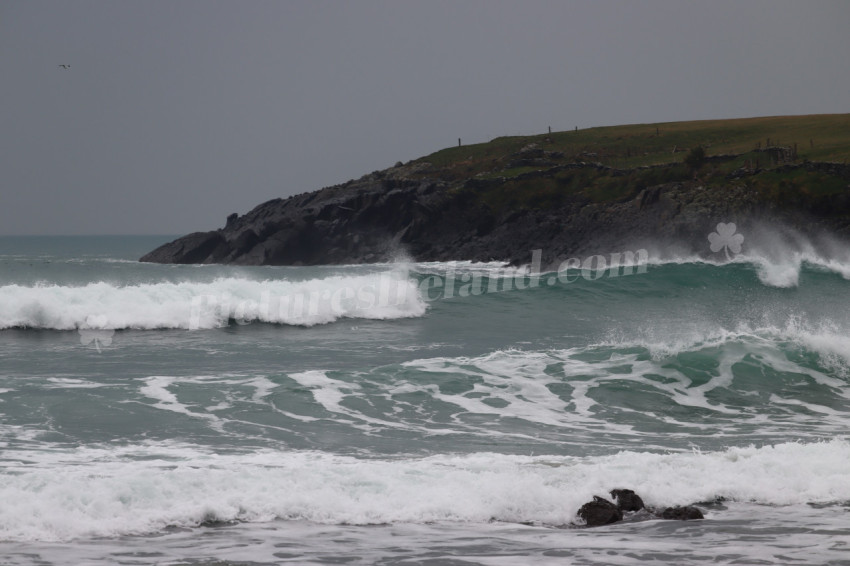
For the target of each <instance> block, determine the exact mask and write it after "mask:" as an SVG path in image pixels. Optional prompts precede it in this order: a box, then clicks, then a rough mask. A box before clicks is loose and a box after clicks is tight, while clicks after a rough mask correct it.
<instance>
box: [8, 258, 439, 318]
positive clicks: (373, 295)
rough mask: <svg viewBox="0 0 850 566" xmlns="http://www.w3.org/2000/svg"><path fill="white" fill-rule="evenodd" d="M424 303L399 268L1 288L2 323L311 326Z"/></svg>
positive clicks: (401, 311)
mask: <svg viewBox="0 0 850 566" xmlns="http://www.w3.org/2000/svg"><path fill="white" fill-rule="evenodd" d="M425 310H426V304H425V302H424V301H423V300H422V298H421V297H420V295H419V290H418V288H417V285H416V282H415V281H413V280H411V279H408V277H407V273H406V272H405V271H403V270H399V269H396V270H390V271H385V272H381V273H372V274H364V275H356V276H333V277H327V278H324V279H314V280H308V281H287V280H273V279H270V280H252V279H241V278H233V277H230V278H221V279H217V280H215V281H214V282H211V283H209V282H204V283H201V282H192V281H186V282H181V283H171V282H169V283H156V284H143V285H124V286H121V285H115V284H112V283H105V282H100V283H90V284H88V285H85V286H78V287H73V286H62V285H55V284H39V285H35V286H21V285H6V286H3V287H0V329H4V328H16V327H19V328H48V329H57V330H74V329H89V328H95V329H130V328H132V329H158V328H161V329H164V328H215V327H220V326H225V325H227V324H228V321H229V320H234V319H235V320H237V321H239V322H240V323H247V322H254V321H260V322H269V323H278V324H292V325H302V326H312V325H315V324H325V323H329V322H333V321H335V320H339V319H341V318H365V319H394V318H405V317H417V316H421V315H422V314H424V313H425Z"/></svg>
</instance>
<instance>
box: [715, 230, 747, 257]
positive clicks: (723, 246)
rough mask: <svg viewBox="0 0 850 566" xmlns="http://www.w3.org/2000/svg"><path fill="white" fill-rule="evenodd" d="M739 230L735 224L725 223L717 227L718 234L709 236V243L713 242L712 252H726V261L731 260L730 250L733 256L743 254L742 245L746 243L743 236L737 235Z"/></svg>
mask: <svg viewBox="0 0 850 566" xmlns="http://www.w3.org/2000/svg"><path fill="white" fill-rule="evenodd" d="M737 229H738V227H737V226H735V223H734V222H730V223H728V224H724V223H723V222H721V223H719V224H718V225H717V232H712V233H711V234H709V235H708V241H709V242H711V251H713V252H714V253H717V252H719V251H720V250H723V251H724V252H726V259H728V260H730V261H731V259H732V257H731V256H730V255H729V250H732V253H733V254H739V253H741V244H742V243H743V242H744V236H743V234H736V233H735V231H736V230H737Z"/></svg>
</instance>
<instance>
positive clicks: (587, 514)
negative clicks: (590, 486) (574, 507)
mask: <svg viewBox="0 0 850 566" xmlns="http://www.w3.org/2000/svg"><path fill="white" fill-rule="evenodd" d="M578 516H579V517H581V518H582V519H583V520H584V522H585V524H587V526H588V527H599V526H601V525H609V524H611V523H616V522H617V521H622V520H623V512H622V511H620V510H619V509H618V508H617V506H616V505H614V504H613V503H611V502H610V501H608V500H607V499H603V498H602V497H598V496H595V495H594V496H593V501H591V502H589V503H585V504H584V505H582V506H581V509H579V510H578Z"/></svg>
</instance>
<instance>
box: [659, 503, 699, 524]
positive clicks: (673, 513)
mask: <svg viewBox="0 0 850 566" xmlns="http://www.w3.org/2000/svg"><path fill="white" fill-rule="evenodd" d="M659 516H660V517H661V518H662V519H669V520H673V521H693V520H695V519H705V516H704V515H703V514H702V511H700V510H699V509H697V508H696V507H694V506H693V505H687V506H685V507H667V508H666V509H664V510H662V511H661V513H660V514H659Z"/></svg>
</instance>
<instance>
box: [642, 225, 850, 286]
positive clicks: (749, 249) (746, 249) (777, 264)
mask: <svg viewBox="0 0 850 566" xmlns="http://www.w3.org/2000/svg"><path fill="white" fill-rule="evenodd" d="M751 230H752V231H751V232H748V233H746V234H742V235H744V236H745V239H744V244H743V250H742V251H741V253H738V254H735V253H731V254H727V255H728V257H727V255H724V254H723V253H720V252H718V253H715V254H712V255H708V256H706V255H704V254H693V253H684V254H682V253H671V252H669V251H665V250H655V251H654V252H653V253H652V254H650V257H649V258H648V263H649V264H650V265H667V264H689V263H698V264H709V265H717V266H722V265H726V264H728V263H737V264H749V265H752V266H753V267H754V268H755V270H756V273H757V274H758V278H759V280H760V281H761V282H762V284H764V285H766V286H769V287H780V288H785V287H797V286H798V285H799V283H800V273H801V271H802V270H803V268H804V267H808V268H811V269H816V270H822V271H827V272H831V273H836V274H838V275H841V276H842V277H843V278H844V279H850V250H848V247H847V244H846V243H844V242H841V241H839V240H837V239H835V238H834V237H831V236H828V235H821V236H820V237H816V238H810V237H807V236H804V235H803V234H800V233H799V232H797V231H795V230H792V229H789V228H787V227H782V226H755V227H752V228H751ZM707 242H708V241H707V240H706V248H708V243H707ZM706 251H707V250H706Z"/></svg>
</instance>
